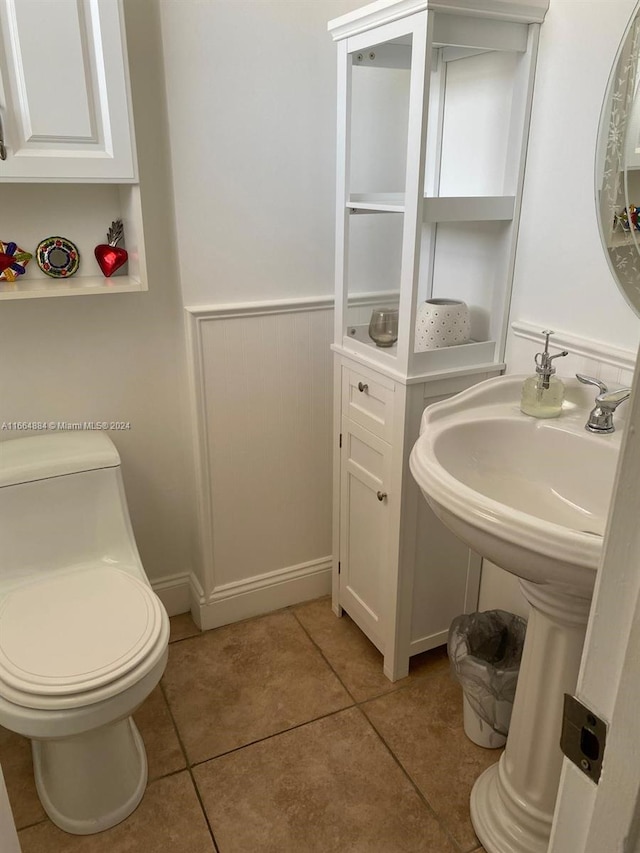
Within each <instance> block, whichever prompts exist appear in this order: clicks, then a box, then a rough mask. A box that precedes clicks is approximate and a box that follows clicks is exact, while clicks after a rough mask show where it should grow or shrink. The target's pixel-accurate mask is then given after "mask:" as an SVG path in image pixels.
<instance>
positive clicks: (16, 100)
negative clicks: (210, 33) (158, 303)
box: [0, 0, 147, 299]
mask: <svg viewBox="0 0 640 853" xmlns="http://www.w3.org/2000/svg"><path fill="white" fill-rule="evenodd" d="M0 46H1V49H0V142H1V143H2V146H1V147H0V184H3V190H2V194H3V200H5V201H4V205H5V206H6V211H7V212H8V211H10V213H11V215H10V216H8V215H7V216H6V217H5V223H4V224H3V229H7V230H5V231H4V233H2V234H0V238H1V239H2V240H3V241H5V242H9V241H14V242H16V243H17V244H18V245H19V246H20V247H21V248H22V249H24V250H25V251H27V252H31V253H32V254H35V248H36V246H37V245H38V243H39V242H40V241H41V240H43V239H45V238H46V237H50V236H61V237H65V238H67V239H69V240H71V241H72V242H73V243H75V244H76V245H77V246H78V249H79V251H80V259H81V260H80V268H79V270H78V272H77V273H76V274H75V275H74V276H73V277H72V278H70V279H57V278H52V277H49V276H47V275H45V274H44V273H43V272H41V271H40V270H39V269H38V266H37V264H36V261H35V258H33V259H32V260H31V261H30V262H29V264H28V266H27V271H26V273H25V274H24V275H22V276H18V278H17V279H16V281H14V282H7V281H4V280H2V281H0V299H34V298H41V297H54V296H77V295H85V294H86V295H95V294H107V293H127V292H133V291H141V290H146V289H147V274H146V264H145V253H144V233H143V220H142V208H141V202H140V187H139V184H138V172H137V159H136V147H135V134H134V128H133V117H132V108H131V94H130V84H129V70H128V60H127V49H126V34H125V29H124V12H123V8H122V0H78V2H77V3H69V2H68V0H47V2H46V3H38V2H31V0H3V2H1V3H0ZM118 218H120V219H122V220H123V223H124V231H125V248H126V249H127V252H128V255H129V258H128V262H127V265H126V267H123V269H122V273H123V274H118V273H117V274H115V275H114V276H112V277H111V278H105V277H104V276H103V275H102V273H101V270H100V268H99V266H98V264H97V262H96V260H95V258H94V254H93V250H94V248H95V246H97V245H99V244H100V243H105V242H106V231H107V229H108V227H109V225H110V223H111V222H112V221H113V220H114V219H118ZM9 230H10V233H9ZM119 272H120V271H119Z"/></svg>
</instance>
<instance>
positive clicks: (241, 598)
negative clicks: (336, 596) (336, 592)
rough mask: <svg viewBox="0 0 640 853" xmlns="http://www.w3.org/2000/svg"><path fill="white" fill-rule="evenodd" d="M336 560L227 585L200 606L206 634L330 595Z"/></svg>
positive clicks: (329, 558) (278, 571) (323, 561)
mask: <svg viewBox="0 0 640 853" xmlns="http://www.w3.org/2000/svg"><path fill="white" fill-rule="evenodd" d="M331 567H332V558H331V557H330V556H329V557H323V558H321V559H319V560H311V561H309V562H307V563H300V564H299V565H297V566H288V567H287V568H284V569H277V570H276V571H274V572H267V573H265V574H262V575H254V576H253V577H250V578H246V579H244V580H240V581H234V582H233V583H229V584H224V585H222V586H220V587H218V588H217V589H215V590H214V591H213V593H212V594H211V595H210V596H209V598H208V599H207V600H206V601H205V602H204V603H202V604H201V605H200V607H199V614H198V615H199V620H198V619H197V618H196V621H197V622H199V626H200V628H201V629H202V630H203V631H206V630H209V629H211V628H218V627H220V626H221V625H227V624H229V623H230V622H238V621H239V620H241V619H248V618H250V617H251V616H258V615H260V614H261V613H269V612H271V611H272V610H278V609H280V608H282V607H288V606H289V605H291V604H298V603H299V602H301V601H308V600H310V599H313V598H319V597H320V596H323V595H329V594H330V592H331Z"/></svg>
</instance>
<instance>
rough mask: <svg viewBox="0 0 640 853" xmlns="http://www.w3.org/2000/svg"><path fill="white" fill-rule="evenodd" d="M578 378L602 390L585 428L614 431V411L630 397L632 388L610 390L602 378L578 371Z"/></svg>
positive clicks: (593, 430) (602, 431)
mask: <svg viewBox="0 0 640 853" xmlns="http://www.w3.org/2000/svg"><path fill="white" fill-rule="evenodd" d="M576 379H579V380H580V382H584V384H585V385H595V386H596V388H598V389H599V391H600V393H599V394H598V396H597V397H596V404H595V406H594V408H593V409H592V410H591V413H590V414H589V420H588V421H587V422H586V424H585V426H584V428H585V429H586V430H588V431H589V432H599V433H608V432H614V431H615V427H614V425H613V413H614V412H615V410H616V409H617V408H618V406H619V405H620V403H624V401H625V400H628V399H629V397H630V396H631V388H618V390H617V391H609V389H608V388H607V386H606V385H605V384H604V382H602V381H601V380H600V379H595V378H594V377H593V376H585V375H584V374H582V373H576Z"/></svg>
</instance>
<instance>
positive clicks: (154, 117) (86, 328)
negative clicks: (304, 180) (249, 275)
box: [0, 0, 195, 609]
mask: <svg viewBox="0 0 640 853" xmlns="http://www.w3.org/2000/svg"><path fill="white" fill-rule="evenodd" d="M126 23H127V29H128V42H129V53H130V64H131V76H132V86H133V98H134V109H135V117H136V134H137V138H138V149H139V160H140V179H141V188H142V201H143V214H144V220H145V234H146V251H147V260H148V271H149V291H148V293H126V294H110V295H100V296H73V297H61V298H55V299H24V300H15V301H5V302H3V303H2V311H0V341H1V347H2V357H1V367H0V382H1V387H0V421H33V420H37V421H49V420H54V421H91V420H104V421H110V420H122V421H130V422H131V429H130V430H129V431H123V432H118V433H114V432H112V433H110V435H111V437H112V438H113V440H114V442H115V444H116V445H117V447H118V450H119V451H120V454H121V456H122V460H123V474H124V480H125V488H126V492H127V498H128V502H129V508H130V513H131V517H132V522H133V527H134V532H135V535H136V539H137V542H138V546H139V549H140V552H141V556H142V559H143V562H144V565H145V569H146V571H147V574H148V576H149V577H150V578H151V580H152V581H153V580H159V579H166V578H168V577H171V576H173V575H182V574H184V573H188V572H189V571H190V570H191V566H192V548H193V540H194V539H195V535H194V531H193V528H194V521H193V516H194V511H193V485H192V475H191V448H190V438H189V435H190V433H189V427H188V422H187V418H186V384H187V383H186V358H185V350H184V328H183V319H182V311H181V305H180V296H179V287H178V282H177V273H176V259H175V252H174V237H173V232H172V227H173V223H172V217H171V206H172V202H171V187H170V183H169V161H168V146H167V140H166V114H165V112H166V111H165V105H164V89H163V79H162V65H161V52H160V35H159V22H158V11H157V9H156V8H155V6H154V3H153V2H147V0H128V1H127V3H126ZM28 189H29V190H30V191H33V192H37V188H34V187H29V188H28ZM12 190H13V187H10V186H9V185H7V184H5V185H4V187H3V190H2V194H3V203H2V207H1V208H0V233H2V235H3V239H9V238H10V237H11V238H13V235H12V234H11V217H10V208H11V204H10V194H11V192H12ZM87 192H89V193H90V192H91V190H90V188H88V189H87ZM101 197H102V195H101V193H100V192H98V193H96V198H97V199H99V198H101ZM5 199H6V201H5ZM34 203H37V201H34ZM76 215H78V214H76ZM79 215H81V214H79ZM109 221H110V220H109V217H108V216H107V218H106V219H105V227H106V225H107V224H108V222H109ZM16 238H17V236H16ZM17 435H18V434H16V433H9V432H6V431H5V432H2V433H0V438H2V439H7V438H13V437H17ZM183 609H184V608H183Z"/></svg>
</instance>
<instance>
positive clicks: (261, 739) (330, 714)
mask: <svg viewBox="0 0 640 853" xmlns="http://www.w3.org/2000/svg"><path fill="white" fill-rule="evenodd" d="M356 707H357V706H356V705H355V704H354V705H345V707H344V708H337V709H336V710H335V711H329V712H328V713H326V714H321V715H320V716H319V717H314V718H313V719H312V720H305V721H304V722H303V723H297V724H296V725H295V726H289V728H287V729H280V731H277V732H273V733H272V734H270V735H265V736H264V737H259V738H257V739H256V740H251V741H249V742H248V743H243V744H242V745H241V746H234V747H233V749H228V750H226V752H220V753H218V755H212V756H210V757H209V758H203V759H202V761H194V762H193V764H192V765H191V766H192V767H200V766H201V765H202V764H208V762H209V761H215V760H216V759H217V758H223V757H224V756H226V755H233V753H234V752H240V750H242V749H246V748H247V747H248V746H255V745H256V744H258V743H264V742H265V741H267V740H272V739H273V738H275V737H280V735H286V734H287V733H288V732H295V730H296V729H302V728H304V727H305V726H309V725H311V724H312V723H317V722H319V721H320V720H326V719H328V718H329V717H335V716H337V715H338V714H342V712H343V711H351V710H352V709H353V708H356Z"/></svg>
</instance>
